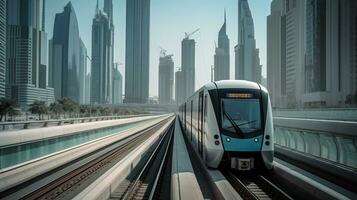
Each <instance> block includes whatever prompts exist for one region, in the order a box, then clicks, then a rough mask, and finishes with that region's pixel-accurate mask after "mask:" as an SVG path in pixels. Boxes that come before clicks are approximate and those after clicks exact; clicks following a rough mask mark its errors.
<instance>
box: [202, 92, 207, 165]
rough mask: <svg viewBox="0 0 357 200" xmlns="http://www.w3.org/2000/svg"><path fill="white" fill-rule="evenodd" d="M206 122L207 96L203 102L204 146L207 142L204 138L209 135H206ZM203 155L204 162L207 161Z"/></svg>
mask: <svg viewBox="0 0 357 200" xmlns="http://www.w3.org/2000/svg"><path fill="white" fill-rule="evenodd" d="M206 121H207V95H205V98H204V100H203V123H202V135H203V136H202V146H204V145H205V144H204V142H205V141H206V140H204V139H203V138H204V137H206V134H207V133H206V127H205V125H206ZM202 151H203V150H202ZM202 154H203V157H202V158H203V160H205V159H206V158H205V153H202Z"/></svg>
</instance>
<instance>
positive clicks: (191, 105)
mask: <svg viewBox="0 0 357 200" xmlns="http://www.w3.org/2000/svg"><path fill="white" fill-rule="evenodd" d="M192 109H193V100H192V101H191V102H190V110H191V112H190V118H191V119H190V128H191V129H190V134H191V142H192Z"/></svg>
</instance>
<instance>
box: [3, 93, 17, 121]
mask: <svg viewBox="0 0 357 200" xmlns="http://www.w3.org/2000/svg"><path fill="white" fill-rule="evenodd" d="M16 108H17V104H16V101H15V100H13V99H9V98H4V97H3V98H1V99H0V121H2V119H3V117H4V116H5V121H6V116H7V114H9V113H14V112H15V110H16Z"/></svg>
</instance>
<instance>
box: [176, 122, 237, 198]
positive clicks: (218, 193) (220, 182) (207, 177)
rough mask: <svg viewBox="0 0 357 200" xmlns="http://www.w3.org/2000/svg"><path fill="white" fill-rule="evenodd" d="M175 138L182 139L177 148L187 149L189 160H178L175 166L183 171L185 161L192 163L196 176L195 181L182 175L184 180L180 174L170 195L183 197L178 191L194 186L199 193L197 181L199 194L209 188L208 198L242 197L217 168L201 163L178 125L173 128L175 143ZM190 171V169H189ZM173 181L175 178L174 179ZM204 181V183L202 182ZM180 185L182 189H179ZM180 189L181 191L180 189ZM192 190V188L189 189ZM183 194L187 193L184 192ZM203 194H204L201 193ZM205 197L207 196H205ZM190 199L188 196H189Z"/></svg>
mask: <svg viewBox="0 0 357 200" xmlns="http://www.w3.org/2000/svg"><path fill="white" fill-rule="evenodd" d="M176 135H181V137H176ZM176 139H179V140H180V139H182V141H181V142H180V143H179V146H178V149H179V151H180V152H181V151H187V152H188V155H189V158H188V159H189V160H187V158H186V159H185V160H184V162H179V163H178V165H179V167H177V168H178V169H179V170H180V168H181V167H182V168H183V170H182V171H180V172H181V173H182V172H183V173H185V167H184V166H185V165H186V162H189V163H190V165H192V168H193V171H194V172H195V176H196V178H195V179H196V181H195V179H193V178H192V177H191V176H186V177H183V178H184V180H181V179H182V177H181V176H180V177H179V178H180V183H179V185H178V187H180V188H179V189H177V188H176V189H172V192H174V193H173V194H172V195H171V196H172V197H178V198H177V199H185V198H182V197H180V193H182V192H186V191H184V190H183V189H184V188H190V187H191V188H194V189H195V191H194V192H195V193H198V194H196V195H199V192H197V191H196V188H197V184H196V183H197V182H198V185H199V187H200V190H201V194H204V193H205V194H207V191H202V190H211V191H210V192H209V193H210V195H213V196H211V197H209V198H213V199H227V200H237V199H238V200H239V199H242V198H241V196H240V195H239V194H238V193H237V191H236V190H235V189H234V188H233V187H232V185H231V184H230V183H229V182H228V180H227V179H226V178H225V177H224V176H223V174H222V173H221V172H220V171H219V170H218V169H208V168H207V167H206V165H205V164H204V163H203V161H202V160H201V159H200V158H199V156H198V154H197V153H196V152H195V151H194V150H193V148H192V147H191V146H189V145H187V143H185V139H184V135H183V132H182V129H181V126H180V125H179V123H178V125H177V126H176V130H175V143H176ZM193 159H194V160H193ZM198 171H199V172H200V173H201V174H200V176H204V177H201V178H200V180H198V178H197V175H198V174H197V172H198ZM190 173H191V171H190ZM174 181H175V180H174ZM185 182H186V183H189V185H185V186H183V187H182V183H185ZM203 182H204V183H203ZM181 187H182V188H183V189H181ZM181 190H182V191H181ZM190 190H192V189H190ZM179 192H180V193H179ZM185 195H189V194H186V193H185ZM203 196H205V195H203ZM205 198H207V197H205ZM189 199H190V198H189ZM198 199H203V197H202V198H198Z"/></svg>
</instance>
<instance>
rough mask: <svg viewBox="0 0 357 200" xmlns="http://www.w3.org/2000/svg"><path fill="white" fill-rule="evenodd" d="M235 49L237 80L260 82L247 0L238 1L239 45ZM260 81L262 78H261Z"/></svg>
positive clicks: (252, 24)
mask: <svg viewBox="0 0 357 200" xmlns="http://www.w3.org/2000/svg"><path fill="white" fill-rule="evenodd" d="M234 49H235V54H236V55H235V58H236V60H235V62H236V63H235V70H236V71H235V78H236V79H241V80H249V81H255V82H258V81H259V80H258V79H256V78H255V77H257V76H256V75H255V74H256V73H257V71H258V70H259V67H260V64H257V63H256V60H257V59H256V45H255V37H254V22H253V18H252V14H251V11H250V8H249V4H248V1H247V0H238V45H237V46H236V47H235V48H234ZM259 79H260V76H259Z"/></svg>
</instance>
